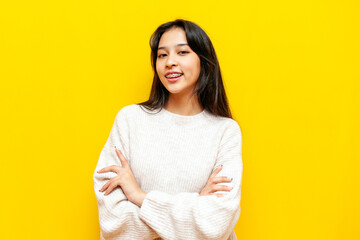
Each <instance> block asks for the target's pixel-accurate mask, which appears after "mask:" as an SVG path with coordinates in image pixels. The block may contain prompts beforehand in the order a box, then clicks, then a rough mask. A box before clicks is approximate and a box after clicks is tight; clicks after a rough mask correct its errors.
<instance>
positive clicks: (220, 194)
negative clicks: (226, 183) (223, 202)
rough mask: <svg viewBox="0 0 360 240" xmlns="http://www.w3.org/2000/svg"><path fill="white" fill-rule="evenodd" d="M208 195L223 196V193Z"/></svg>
mask: <svg viewBox="0 0 360 240" xmlns="http://www.w3.org/2000/svg"><path fill="white" fill-rule="evenodd" d="M210 195H215V196H217V197H223V196H224V194H222V193H210Z"/></svg>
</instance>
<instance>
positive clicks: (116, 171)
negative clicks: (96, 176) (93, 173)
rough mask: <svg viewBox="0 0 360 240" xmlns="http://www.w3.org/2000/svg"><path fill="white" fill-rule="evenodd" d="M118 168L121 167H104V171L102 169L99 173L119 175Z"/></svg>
mask: <svg viewBox="0 0 360 240" xmlns="http://www.w3.org/2000/svg"><path fill="white" fill-rule="evenodd" d="M118 167H119V166H116V165H111V166H107V167H104V168H103V169H100V170H99V171H97V173H105V172H114V173H118Z"/></svg>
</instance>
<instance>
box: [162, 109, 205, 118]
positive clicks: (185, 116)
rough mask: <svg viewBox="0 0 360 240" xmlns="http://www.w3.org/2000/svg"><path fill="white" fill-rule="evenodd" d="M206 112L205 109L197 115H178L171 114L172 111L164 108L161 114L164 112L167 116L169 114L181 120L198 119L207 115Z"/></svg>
mask: <svg viewBox="0 0 360 240" xmlns="http://www.w3.org/2000/svg"><path fill="white" fill-rule="evenodd" d="M205 111H206V110H205V108H204V109H203V110H202V111H201V112H199V113H197V114H195V115H180V114H177V113H173V112H170V111H168V110H166V109H165V108H164V107H163V108H162V109H161V112H164V113H165V114H167V115H169V116H173V117H176V118H181V119H198V118H201V117H202V116H204V115H205Z"/></svg>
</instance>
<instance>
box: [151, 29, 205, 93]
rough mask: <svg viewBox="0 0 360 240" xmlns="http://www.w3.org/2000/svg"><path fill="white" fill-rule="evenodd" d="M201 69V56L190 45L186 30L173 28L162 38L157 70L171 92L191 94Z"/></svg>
mask: <svg viewBox="0 0 360 240" xmlns="http://www.w3.org/2000/svg"><path fill="white" fill-rule="evenodd" d="M200 70H201V65H200V58H199V56H198V55H197V54H196V53H195V52H194V51H193V50H192V49H191V48H190V47H189V45H188V42H187V40H186V34H185V31H184V30H183V29H182V28H172V29H170V30H168V31H166V32H165V33H164V34H163V35H162V36H161V38H160V41H159V46H158V52H157V60H156V72H157V74H158V76H159V78H160V80H161V82H162V84H163V85H164V86H165V88H166V89H167V90H168V91H169V93H170V94H181V95H190V94H191V93H192V92H193V91H194V88H195V85H196V82H197V80H198V78H199V74H200Z"/></svg>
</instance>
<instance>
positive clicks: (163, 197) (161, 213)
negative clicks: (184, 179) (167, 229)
mask: <svg viewBox="0 0 360 240" xmlns="http://www.w3.org/2000/svg"><path fill="white" fill-rule="evenodd" d="M180 195H188V197H190V198H197V197H198V196H199V193H180ZM180 198H181V197H180ZM172 199H173V195H171V194H168V193H164V192H159V191H151V192H149V193H147V194H146V197H145V199H144V201H143V203H142V205H141V208H140V212H139V218H140V219H141V220H143V221H144V222H146V223H151V222H152V223H155V222H157V223H159V225H165V226H166V225H167V224H168V215H169V212H168V211H169V205H171V204H170V203H171V200H172ZM161 223H163V224H161Z"/></svg>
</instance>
